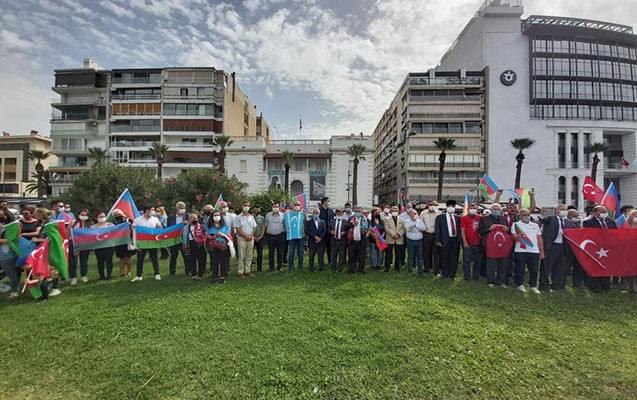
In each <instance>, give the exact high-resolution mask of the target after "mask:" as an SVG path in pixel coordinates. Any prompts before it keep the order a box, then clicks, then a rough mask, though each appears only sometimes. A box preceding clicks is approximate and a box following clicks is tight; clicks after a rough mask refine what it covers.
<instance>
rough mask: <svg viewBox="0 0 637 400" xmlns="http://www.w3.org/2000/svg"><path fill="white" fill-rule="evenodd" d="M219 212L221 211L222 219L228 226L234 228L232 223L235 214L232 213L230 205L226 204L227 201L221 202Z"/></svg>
mask: <svg viewBox="0 0 637 400" xmlns="http://www.w3.org/2000/svg"><path fill="white" fill-rule="evenodd" d="M219 210H220V211H221V218H223V221H224V222H225V223H226V226H232V223H233V222H234V214H233V213H231V212H230V208H229V207H228V203H226V202H225V201H220V202H219Z"/></svg>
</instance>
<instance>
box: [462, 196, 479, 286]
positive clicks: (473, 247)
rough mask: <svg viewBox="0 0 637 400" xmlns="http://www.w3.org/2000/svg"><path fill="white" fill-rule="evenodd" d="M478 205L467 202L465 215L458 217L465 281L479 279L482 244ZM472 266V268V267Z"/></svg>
mask: <svg viewBox="0 0 637 400" xmlns="http://www.w3.org/2000/svg"><path fill="white" fill-rule="evenodd" d="M481 219H482V217H481V216H480V215H478V206H477V205H476V204H469V210H468V214H467V215H463V216H462V217H460V234H461V236H462V248H463V251H462V274H463V277H464V280H465V281H469V280H471V279H473V280H474V281H477V280H479V279H480V269H481V268H482V245H481V244H480V233H479V232H478V228H479V227H480V220H481ZM472 267H473V268H472Z"/></svg>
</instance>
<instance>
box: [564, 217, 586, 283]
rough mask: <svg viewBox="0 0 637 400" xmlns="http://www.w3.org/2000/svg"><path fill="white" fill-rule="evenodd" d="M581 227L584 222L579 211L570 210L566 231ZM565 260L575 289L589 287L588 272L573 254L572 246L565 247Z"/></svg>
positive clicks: (565, 225) (565, 222) (565, 223)
mask: <svg viewBox="0 0 637 400" xmlns="http://www.w3.org/2000/svg"><path fill="white" fill-rule="evenodd" d="M581 227H582V221H581V220H580V217H579V213H578V212H577V209H570V210H568V214H567V216H566V219H564V229H577V228H581ZM564 259H565V260H566V270H567V271H569V270H570V271H572V274H571V275H572V284H573V287H574V288H576V289H578V288H581V287H582V286H583V285H584V284H586V285H588V276H586V272H584V269H582V266H581V265H580V263H579V261H577V258H576V257H575V254H573V250H571V246H567V245H564Z"/></svg>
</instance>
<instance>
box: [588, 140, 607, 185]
mask: <svg viewBox="0 0 637 400" xmlns="http://www.w3.org/2000/svg"><path fill="white" fill-rule="evenodd" d="M607 150H608V145H607V144H605V143H599V142H595V143H593V144H591V145H590V146H589V147H588V148H587V149H586V152H587V153H588V154H591V153H593V167H592V169H591V179H592V180H593V182H595V179H597V166H598V165H599V162H600V161H601V160H600V158H599V157H598V156H597V154H598V153H602V154H604V152H605V151H607Z"/></svg>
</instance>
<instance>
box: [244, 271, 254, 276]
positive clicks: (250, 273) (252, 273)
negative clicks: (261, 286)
mask: <svg viewBox="0 0 637 400" xmlns="http://www.w3.org/2000/svg"><path fill="white" fill-rule="evenodd" d="M246 276H256V274H255V273H254V272H248V273H247V274H246Z"/></svg>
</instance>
